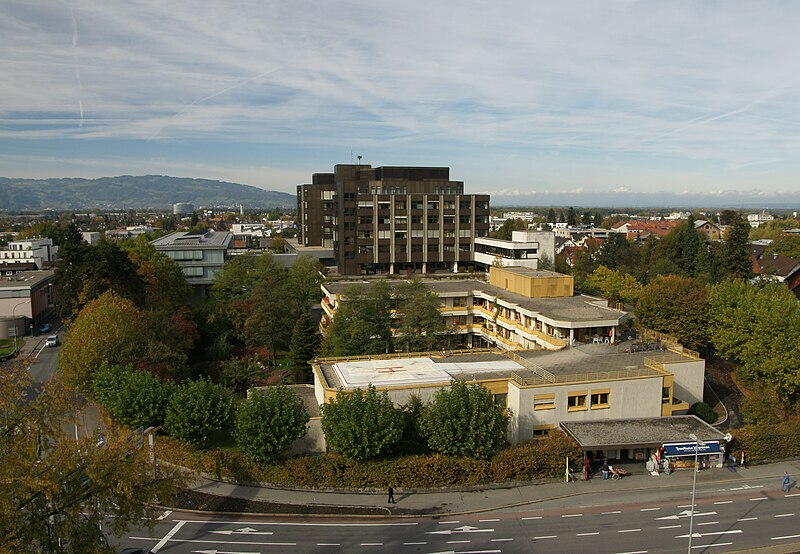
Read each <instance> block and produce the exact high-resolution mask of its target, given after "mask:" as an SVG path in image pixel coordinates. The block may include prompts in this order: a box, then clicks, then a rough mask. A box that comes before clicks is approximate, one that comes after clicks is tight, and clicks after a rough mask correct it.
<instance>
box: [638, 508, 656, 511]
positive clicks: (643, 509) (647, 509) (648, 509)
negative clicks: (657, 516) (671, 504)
mask: <svg viewBox="0 0 800 554" xmlns="http://www.w3.org/2000/svg"><path fill="white" fill-rule="evenodd" d="M660 509H661V508H642V509H640V510H639V511H640V512H654V511H656V510H660Z"/></svg>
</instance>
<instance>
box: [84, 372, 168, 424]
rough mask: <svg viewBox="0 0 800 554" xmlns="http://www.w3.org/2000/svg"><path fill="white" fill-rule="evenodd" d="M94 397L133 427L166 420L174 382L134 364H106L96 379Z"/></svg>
mask: <svg viewBox="0 0 800 554" xmlns="http://www.w3.org/2000/svg"><path fill="white" fill-rule="evenodd" d="M93 385H94V399H95V400H96V401H97V403H98V404H100V405H101V406H102V407H104V408H105V409H106V410H108V411H109V412H110V413H111V415H112V416H113V417H114V419H115V420H116V421H118V422H120V423H122V424H124V425H127V426H128V427H131V428H137V427H150V426H159V425H161V424H163V423H164V418H165V417H166V413H167V406H169V403H170V401H171V400H172V395H173V394H174V392H175V386H174V385H173V384H172V383H162V382H161V381H160V380H159V379H158V378H157V377H155V376H154V375H152V374H150V373H146V372H144V371H140V370H138V369H136V368H134V367H133V366H131V365H129V366H125V367H120V366H104V367H103V368H101V369H100V371H98V372H97V374H96V375H95V379H94V383H93Z"/></svg>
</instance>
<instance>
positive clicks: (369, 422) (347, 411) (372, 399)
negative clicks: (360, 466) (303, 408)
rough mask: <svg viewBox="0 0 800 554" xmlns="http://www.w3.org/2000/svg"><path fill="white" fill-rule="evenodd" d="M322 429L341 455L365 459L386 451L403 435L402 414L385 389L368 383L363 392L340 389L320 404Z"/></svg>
mask: <svg viewBox="0 0 800 554" xmlns="http://www.w3.org/2000/svg"><path fill="white" fill-rule="evenodd" d="M322 432H323V433H324V434H325V440H326V441H327V443H328V446H329V447H330V448H331V449H333V450H334V452H337V453H339V454H341V455H342V456H345V457H348V458H353V459H356V460H368V459H371V458H377V457H379V456H382V455H384V454H387V453H388V452H389V451H391V449H392V448H393V447H394V445H395V444H397V442H398V441H399V440H400V438H401V437H402V436H403V414H402V413H401V412H400V410H398V409H397V408H395V407H394V406H393V405H392V401H391V400H390V399H389V395H388V394H387V393H386V392H383V393H381V394H378V393H377V391H376V390H375V387H373V386H372V385H370V386H369V387H368V388H367V390H366V392H365V391H363V390H362V389H360V388H357V389H355V390H353V391H343V390H340V391H339V392H338V393H337V395H336V398H334V399H333V400H331V401H330V402H328V403H327V404H323V405H322Z"/></svg>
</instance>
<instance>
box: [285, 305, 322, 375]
mask: <svg viewBox="0 0 800 554" xmlns="http://www.w3.org/2000/svg"><path fill="white" fill-rule="evenodd" d="M319 345H320V338H319V334H318V333H317V329H316V328H315V327H314V323H313V322H312V321H311V316H310V315H308V311H304V312H301V313H300V315H299V316H298V317H297V321H296V322H295V324H294V328H293V329H292V339H291V343H290V345H289V363H290V365H291V367H292V369H293V370H294V372H295V378H296V379H297V381H298V382H301V383H311V382H312V381H313V376H312V375H311V366H310V365H309V363H308V362H309V361H310V360H313V359H314V358H315V357H316V356H317V352H318V351H319Z"/></svg>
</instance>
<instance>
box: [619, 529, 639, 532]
mask: <svg viewBox="0 0 800 554" xmlns="http://www.w3.org/2000/svg"><path fill="white" fill-rule="evenodd" d="M637 531H641V529H621V530H620V531H617V533H636V532H637Z"/></svg>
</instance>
